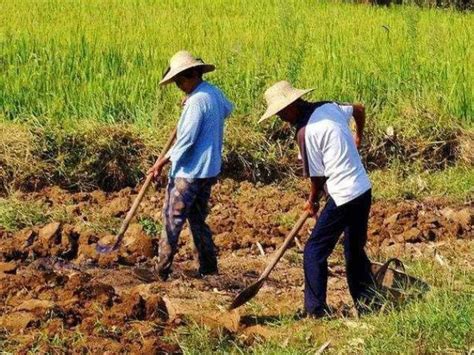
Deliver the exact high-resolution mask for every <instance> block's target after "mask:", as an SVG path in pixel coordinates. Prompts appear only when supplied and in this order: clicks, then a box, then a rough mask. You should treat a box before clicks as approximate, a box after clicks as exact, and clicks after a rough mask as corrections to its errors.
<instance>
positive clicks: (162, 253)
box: [156, 178, 196, 279]
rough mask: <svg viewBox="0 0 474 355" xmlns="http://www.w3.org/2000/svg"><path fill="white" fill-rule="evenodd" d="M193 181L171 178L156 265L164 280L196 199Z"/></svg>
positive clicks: (167, 190)
mask: <svg viewBox="0 0 474 355" xmlns="http://www.w3.org/2000/svg"><path fill="white" fill-rule="evenodd" d="M193 181H194V180H192V179H185V178H175V179H172V178H170V180H169V182H168V187H167V189H166V197H165V204H164V208H163V222H164V223H163V231H162V233H161V238H160V241H159V244H158V256H159V261H158V264H157V265H156V268H157V271H158V272H159V274H160V276H161V278H162V279H166V278H168V275H169V273H170V271H171V264H172V262H173V258H174V255H175V254H176V251H177V248H178V239H179V235H180V233H181V230H182V229H183V225H184V222H185V221H186V218H187V216H188V212H189V209H190V207H191V206H192V204H193V202H194V199H195V196H196V194H195V191H194V189H193Z"/></svg>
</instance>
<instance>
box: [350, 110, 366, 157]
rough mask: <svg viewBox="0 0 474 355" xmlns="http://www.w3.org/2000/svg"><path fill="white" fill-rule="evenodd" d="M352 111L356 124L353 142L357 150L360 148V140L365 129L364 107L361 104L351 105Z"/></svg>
mask: <svg viewBox="0 0 474 355" xmlns="http://www.w3.org/2000/svg"><path fill="white" fill-rule="evenodd" d="M352 108H353V111H352V116H353V117H354V120H355V123H356V132H355V135H354V140H355V143H356V146H357V148H359V147H360V145H361V143H362V139H363V137H364V127H365V117H366V116H365V106H364V105H362V104H354V105H352Z"/></svg>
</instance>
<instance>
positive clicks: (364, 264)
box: [260, 81, 372, 317]
mask: <svg viewBox="0 0 474 355" xmlns="http://www.w3.org/2000/svg"><path fill="white" fill-rule="evenodd" d="M310 91H312V90H311V89H310V90H299V89H295V88H293V87H292V86H291V84H290V83H289V82H287V81H280V82H278V83H276V84H275V85H273V86H272V87H270V88H269V89H268V90H267V91H266V92H265V99H266V101H267V104H268V109H267V111H266V112H265V114H264V115H263V116H262V118H261V119H260V122H261V121H263V120H265V119H267V118H269V117H271V116H273V115H275V114H276V115H278V116H279V117H280V118H281V119H282V120H283V121H285V122H288V123H289V124H291V125H292V126H294V127H296V140H297V143H298V146H299V148H300V154H301V157H302V160H303V165H304V171H305V175H307V176H309V177H310V178H311V192H310V194H309V198H308V200H307V201H306V204H305V207H304V208H305V209H306V210H308V211H309V212H310V213H311V215H313V216H314V215H315V214H316V213H317V211H318V209H319V199H320V196H321V194H322V192H323V190H324V184H326V187H327V192H328V194H329V199H328V201H327V203H326V206H325V207H324V209H323V210H322V212H321V215H320V217H319V219H318V221H317V223H316V226H315V228H314V229H313V231H312V233H311V236H310V238H309V240H308V242H307V243H306V246H305V250H304V273H305V302H304V305H305V312H306V314H308V315H311V316H315V317H320V316H324V315H325V314H326V313H327V312H328V306H327V304H326V290H327V279H328V265H327V259H328V257H329V255H330V254H331V253H332V251H333V249H334V247H335V245H336V243H337V241H338V239H339V236H340V235H341V233H342V232H344V236H345V238H344V255H345V260H346V272H347V281H348V284H349V290H350V293H351V296H352V298H353V299H354V303H355V305H356V307H357V309H358V311H359V312H361V311H364V310H365V309H366V307H365V306H366V305H367V304H368V303H369V301H370V289H369V288H370V286H371V285H372V276H371V272H370V261H369V259H368V258H367V255H366V253H365V251H364V246H365V243H366V240H367V222H368V218H369V211H370V204H371V184H370V181H369V178H368V176H367V174H366V172H365V169H364V167H363V165H362V162H361V159H360V156H359V154H358V151H357V148H358V146H359V145H360V143H361V141H362V137H363V130H364V124H365V111H364V106H363V105H360V104H354V105H341V104H338V103H335V102H330V101H324V102H308V101H305V100H303V99H301V97H302V96H303V95H304V94H306V93H308V92H310ZM351 117H354V119H355V122H356V133H355V136H354V137H353V136H352V133H351V130H350V127H349V120H350V118H351Z"/></svg>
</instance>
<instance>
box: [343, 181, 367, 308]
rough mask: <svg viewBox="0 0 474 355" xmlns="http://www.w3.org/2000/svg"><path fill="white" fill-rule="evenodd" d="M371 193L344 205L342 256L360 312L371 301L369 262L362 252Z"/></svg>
mask: <svg viewBox="0 0 474 355" xmlns="http://www.w3.org/2000/svg"><path fill="white" fill-rule="evenodd" d="M371 199H372V195H371V191H370V190H369V191H367V192H366V193H364V194H363V195H361V196H359V197H358V198H356V199H355V200H353V201H351V202H349V203H347V205H344V208H347V227H346V228H345V230H344V256H345V259H346V274H347V283H348V285H349V291H350V293H351V296H352V298H353V300H354V304H355V305H356V308H357V309H358V310H359V311H360V310H361V308H363V305H364V304H368V303H369V302H370V299H371V296H370V294H371V292H370V288H371V287H372V286H373V280H372V273H371V271H370V260H369V258H368V257H367V254H366V252H365V250H364V247H365V244H366V242H367V226H368V220H369V213H370V206H371Z"/></svg>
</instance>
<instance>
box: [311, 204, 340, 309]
mask: <svg viewBox="0 0 474 355" xmlns="http://www.w3.org/2000/svg"><path fill="white" fill-rule="evenodd" d="M344 219H345V218H344V214H343V213H342V212H341V211H340V209H339V208H338V207H337V206H336V204H335V203H334V201H333V200H332V199H331V198H330V199H329V200H328V202H327V203H326V206H325V207H324V209H323V210H322V212H321V215H320V216H319V219H318V221H317V223H316V226H315V227H314V229H313V231H312V232H311V236H310V238H309V239H308V241H307V243H306V246H305V248H304V262H303V263H304V275H305V288H304V307H305V311H306V313H308V314H312V315H316V316H321V315H324V312H325V311H326V310H327V304H326V291H327V281H328V263H327V259H328V257H329V255H330V254H331V253H332V251H333V249H334V246H335V245H336V243H337V240H338V238H339V236H340V235H341V233H342V231H343V230H344V226H345V225H344Z"/></svg>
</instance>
